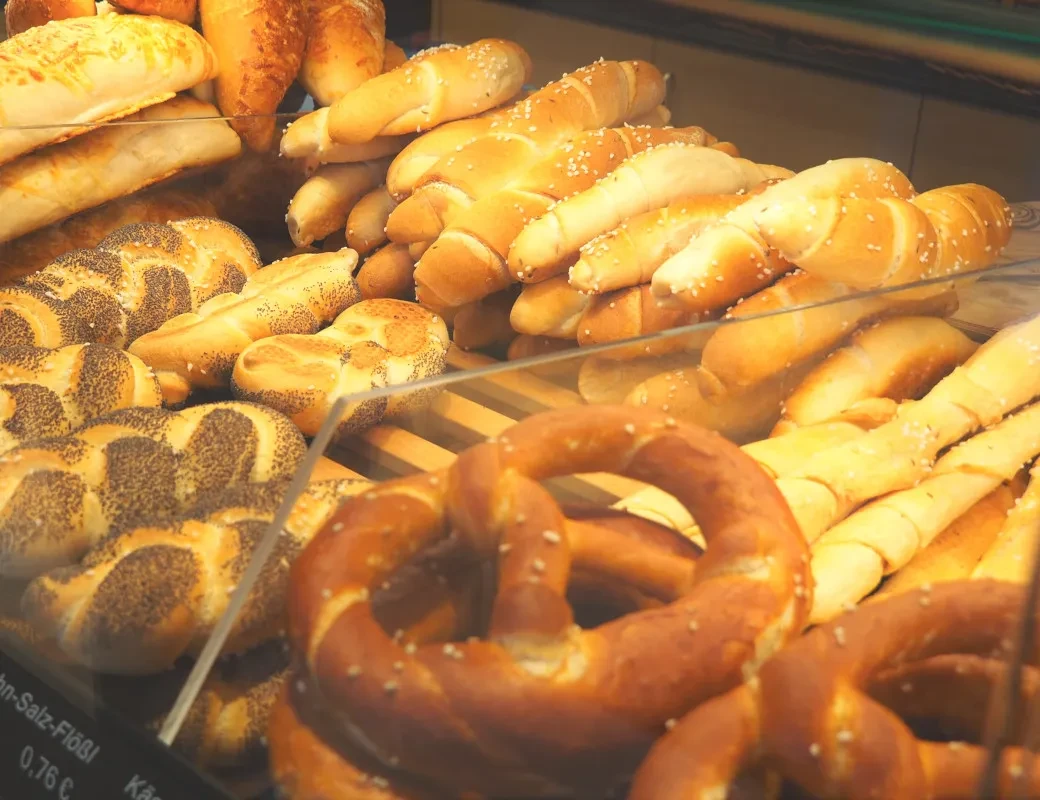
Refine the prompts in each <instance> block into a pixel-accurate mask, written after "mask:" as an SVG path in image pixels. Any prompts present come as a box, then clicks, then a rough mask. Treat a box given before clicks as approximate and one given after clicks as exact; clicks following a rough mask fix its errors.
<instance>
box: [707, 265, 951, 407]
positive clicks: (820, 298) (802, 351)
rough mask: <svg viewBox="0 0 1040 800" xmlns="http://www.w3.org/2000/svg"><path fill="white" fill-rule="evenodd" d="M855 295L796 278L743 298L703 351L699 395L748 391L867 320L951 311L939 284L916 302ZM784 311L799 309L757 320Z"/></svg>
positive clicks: (817, 281) (800, 275)
mask: <svg viewBox="0 0 1040 800" xmlns="http://www.w3.org/2000/svg"><path fill="white" fill-rule="evenodd" d="M856 295H857V293H856V291H855V290H853V289H851V288H849V287H848V286H845V285H844V284H839V283H829V282H827V281H823V280H820V279H819V278H815V277H813V276H812V275H809V274H807V273H804V272H803V273H798V274H795V275H787V276H785V277H783V278H781V279H780V280H779V281H777V283H775V284H774V285H773V286H771V287H769V288H768V289H763V290H762V291H761V292H759V293H758V294H756V295H753V296H751V297H749V298H748V299H747V300H746V301H744V302H743V303H741V304H740V305H738V306H736V307H735V308H734V309H732V310H731V311H730V312H729V313H728V314H727V315H726V318H727V319H738V320H740V322H739V323H738V324H735V325H723V326H721V327H720V328H719V329H718V330H717V331H715V333H714V334H713V335H712V337H711V338H710V339H709V340H708V342H707V343H706V344H705V345H704V355H703V357H702V359H701V366H700V368H699V370H698V375H697V380H698V383H699V384H700V386H701V391H702V392H704V394H705V395H706V396H708V397H713V398H719V397H722V396H723V395H724V394H726V393H727V392H734V391H741V390H744V389H747V388H749V387H752V386H755V385H756V384H758V383H761V382H762V381H764V380H766V379H767V378H769V377H771V376H772V375H775V374H777V373H778V372H780V371H782V370H783V369H785V368H786V367H787V366H790V365H794V364H800V363H802V362H804V361H805V360H806V359H807V358H811V357H812V356H816V355H822V354H824V353H826V352H828V351H829V350H830V349H831V348H832V347H834V346H835V345H836V344H838V343H839V342H840V341H842V340H843V339H844V338H845V337H847V336H848V335H849V334H850V333H852V332H853V331H855V330H856V328H858V327H859V326H860V325H862V324H864V323H865V322H868V321H870V320H874V319H878V318H881V317H888V316H893V315H905V314H935V315H938V316H946V315H948V314H951V313H953V311H955V310H956V308H957V295H956V292H955V291H954V290H953V289H952V288H948V287H942V286H935V287H929V294H926V295H923V296H922V295H920V294H917V293H914V294H911V295H910V296H907V295H904V294H902V293H896V294H882V295H869V296H856ZM843 298H849V299H847V300H844V299H843ZM836 301H840V302H836ZM791 307H795V308H796V309H798V310H792V311H790V312H788V313H785V314H780V315H775V313H773V314H772V315H770V316H765V317H763V316H761V315H763V314H771V312H776V311H779V310H781V309H786V308H791ZM799 307H800V308H799Z"/></svg>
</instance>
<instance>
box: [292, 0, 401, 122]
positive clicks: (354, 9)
mask: <svg viewBox="0 0 1040 800" xmlns="http://www.w3.org/2000/svg"><path fill="white" fill-rule="evenodd" d="M306 6H307V15H308V20H307V30H308V32H309V34H308V37H307V47H306V49H305V50H304V53H303V61H302V63H301V65H300V75H299V80H300V83H302V84H303V86H304V88H306V89H307V91H308V92H310V93H311V96H312V97H313V98H314V99H315V100H316V101H317V104H318V105H321V106H330V105H332V104H333V103H335V102H336V101H337V100H339V99H340V98H341V97H343V95H345V94H346V93H347V92H349V91H351V90H352V89H356V88H357V87H358V86H360V85H361V84H363V83H364V82H365V81H367V80H369V79H370V78H374V77H375V76H376V75H378V74H380V73H381V72H382V71H383V55H384V47H385V40H386V10H385V9H384V8H383V0H306Z"/></svg>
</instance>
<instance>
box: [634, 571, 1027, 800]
mask: <svg viewBox="0 0 1040 800" xmlns="http://www.w3.org/2000/svg"><path fill="white" fill-rule="evenodd" d="M1024 601H1025V596H1024V592H1023V591H1022V590H1021V589H1020V588H1019V587H1017V586H1013V585H1011V584H1006V583H999V582H997V581H970V582H966V581H955V582H952V583H946V584H940V585H937V586H935V587H934V588H933V587H930V586H929V587H928V588H927V590H925V589H922V590H919V591H912V592H906V593H903V594H899V595H896V596H894V597H891V598H888V599H885V600H880V601H878V602H876V603H868V604H866V605H864V606H862V607H860V608H858V609H856V610H855V611H851V612H849V613H847V614H844V615H843V616H842V617H840V618H839V619H836V620H834V622H832V623H830V624H828V625H824V626H821V627H818V628H816V629H814V630H812V631H810V632H809V633H807V634H806V635H805V636H804V637H802V638H800V639H798V640H796V641H795V642H794V643H792V644H791V645H789V646H788V647H786V648H785V649H784V650H782V651H781V652H780V653H778V654H777V655H775V656H774V657H773V658H772V659H771V660H770V661H768V662H766V664H764V665H763V666H762V669H761V670H759V673H758V680H757V681H756V682H755V685H754V687H752V686H750V685H744V686H740V687H739V688H737V689H734V690H732V691H730V692H729V693H727V694H725V695H722V696H721V697H718V698H716V699H715V700H712V701H710V702H708V703H705V704H703V705H701V706H699V707H698V708H696V709H694V710H693V711H692V712H691V713H690V714H688V715H686V716H685V717H684V718H683V719H682V720H681V721H680V722H679V724H678V725H676V726H675V727H674V728H673V729H672V730H671V731H670V732H669V733H667V734H665V735H664V736H663V737H662V738H661V739H660V741H659V742H658V743H657V744H656V745H655V746H654V748H653V750H652V751H651V753H650V756H649V757H648V758H647V760H646V761H645V762H644V763H643V765H642V766H641V767H640V768H639V772H638V773H637V774H636V777H635V781H634V782H633V785H632V791H631V794H630V797H631V798H632V800H650V798H653V800H666V799H671V798H675V799H676V800H678V798H687V797H705V796H708V795H709V792H717V791H719V790H720V788H721V790H722V791H725V787H727V786H729V785H730V784H731V782H732V781H733V779H734V777H735V776H736V775H737V773H738V772H740V771H741V770H742V769H746V768H748V767H750V766H753V765H754V764H757V763H759V761H760V760H761V763H763V764H768V765H769V767H770V768H771V769H775V770H778V771H779V772H780V774H781V775H782V776H783V777H784V778H786V779H788V780H791V781H794V782H795V783H796V784H797V785H798V786H799V787H801V788H802V789H803V790H805V791H807V792H809V793H811V794H812V795H814V796H816V797H847V798H850V800H860V798H863V799H864V800H865V799H866V798H871V797H886V798H892V800H916V798H921V797H969V796H973V793H974V791H975V789H976V787H977V786H978V781H979V779H980V778H981V775H982V770H983V766H984V764H985V763H986V757H987V754H986V751H985V749H984V748H982V747H979V746H976V745H968V744H963V743H960V744H958V746H956V747H951V746H950V745H949V744H947V743H945V742H927V741H919V740H917V739H916V738H915V737H914V734H913V732H912V731H911V730H910V728H909V727H908V726H907V725H905V724H904V723H903V722H902V720H900V718H899V717H898V716H897V715H896V714H893V713H892V712H891V711H889V710H888V709H886V708H884V707H883V706H881V705H880V704H878V703H876V702H874V701H873V700H871V699H870V698H869V697H868V696H867V695H866V694H865V690H866V689H867V687H868V684H869V683H870V682H871V681H872V680H873V679H874V678H875V677H879V676H880V675H882V674H884V673H885V671H887V670H888V669H891V668H898V667H900V666H902V665H906V664H910V665H912V664H915V663H924V662H925V660H927V659H930V658H932V657H935V656H943V655H947V654H949V655H950V656H953V655H955V654H957V655H960V654H963V655H965V656H975V657H980V658H981V659H986V660H989V661H990V663H991V664H993V665H994V666H996V665H997V664H998V663H999V662H997V661H996V659H995V658H994V657H993V654H997V657H998V658H999V655H1000V654H1001V653H1002V652H1003V651H1004V650H1005V648H1006V643H1007V642H1009V641H1011V637H1013V636H1014V632H1015V630H1016V627H1015V626H1016V625H1017V623H1018V619H1019V616H1020V614H1021V609H1022V603H1023V602H1024ZM959 660H960V661H961V663H963V660H962V659H959ZM1027 660H1028V662H1029V663H1030V664H1034V663H1035V656H1033V655H1032V654H1030V655H1028V656H1027ZM955 663H956V662H955ZM950 672H954V670H952V669H951V670H950ZM909 686H910V692H911V693H912V692H913V691H914V684H913V683H911V684H909ZM949 698H950V695H949V694H947V695H944V700H945V702H944V703H943V705H945V706H949V705H951V704H950V702H949ZM936 710H938V709H936ZM974 733H975V735H976V736H981V734H982V731H980V730H976V731H975V732H974ZM1037 793H1040V773H1038V772H1037V771H1036V770H1034V769H1030V768H1029V761H1028V759H1027V758H1026V757H1025V752H1024V751H1023V750H1021V749H1019V748H1016V747H1011V748H1008V749H1006V750H1005V751H1004V754H1003V756H1002V758H1001V764H1000V780H999V795H998V796H999V797H1002V798H1010V797H1015V796H1023V795H1025V796H1032V795H1035V794H1037Z"/></svg>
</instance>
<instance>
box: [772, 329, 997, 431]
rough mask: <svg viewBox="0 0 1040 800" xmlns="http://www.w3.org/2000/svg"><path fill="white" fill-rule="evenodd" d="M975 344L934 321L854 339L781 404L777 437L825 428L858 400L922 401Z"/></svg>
mask: <svg viewBox="0 0 1040 800" xmlns="http://www.w3.org/2000/svg"><path fill="white" fill-rule="evenodd" d="M977 347H978V345H977V344H975V342H973V341H971V339H969V338H968V337H967V336H965V335H964V334H963V333H961V332H960V331H959V330H957V329H956V328H954V327H953V326H952V325H950V323H948V322H946V321H945V320H942V319H937V318H935V317H893V318H890V319H886V320H882V321H881V322H879V323H877V324H876V325H872V326H871V327H869V328H865V329H863V330H861V331H858V332H856V333H855V334H853V336H852V339H851V340H850V341H849V343H848V345H846V346H845V347H843V348H841V349H840V350H837V351H835V352H834V353H832V354H831V355H830V356H828V357H827V359H826V360H825V361H824V362H823V363H822V364H820V366H818V367H817V368H816V369H814V370H813V371H812V372H810V373H809V374H808V375H807V376H806V378H805V380H804V381H802V383H801V384H800V385H799V386H798V387H797V388H796V389H795V390H794V391H793V392H792V393H791V395H790V397H788V398H787V400H786V401H784V415H783V418H782V419H781V420H780V422H779V423H778V424H777V432H780V431H785V430H790V429H791V428H794V427H797V426H799V425H813V424H816V423H818V422H827V421H828V420H831V419H834V418H835V417H837V416H839V415H840V414H841V413H842V412H843V411H845V410H846V409H849V408H852V407H853V406H854V405H855V404H856V403H858V402H860V401H861V400H866V399H869V398H877V397H885V398H889V399H891V400H894V401H896V402H901V401H903V400H907V399H915V398H917V397H920V395H922V394H923V393H924V392H925V391H926V390H928V389H930V388H931V387H932V386H934V385H935V383H936V382H937V381H938V380H939V379H940V378H943V377H945V376H946V375H947V374H948V373H949V372H950V370H952V369H953V368H954V367H956V366H957V365H958V364H962V363H964V361H965V360H966V359H967V358H968V357H969V356H970V355H971V354H972V353H974V352H975V350H976V348H977Z"/></svg>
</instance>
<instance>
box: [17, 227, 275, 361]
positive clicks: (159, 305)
mask: <svg viewBox="0 0 1040 800" xmlns="http://www.w3.org/2000/svg"><path fill="white" fill-rule="evenodd" d="M259 268H260V257H259V255H258V254H257V251H256V247H254V246H253V243H252V242H251V241H250V240H249V239H248V238H247V237H246V235H245V234H244V233H242V231H240V230H239V229H238V228H236V227H234V226H233V225H229V224H228V223H226V222H222V221H220V220H217V219H208V218H204V217H191V218H188V219H184V220H180V221H177V222H173V223H171V224H170V225H160V224H155V223H139V224H134V225H124V226H123V227H122V228H118V229H117V230H115V231H113V232H112V233H111V234H109V235H108V236H106V237H105V238H104V239H102V240H101V241H100V242H99V243H98V245H97V247H95V248H93V249H91V250H73V251H71V252H69V253H66V254H65V255H63V256H60V257H58V258H57V259H55V260H54V261H53V262H52V263H51V264H49V265H48V266H47V267H46V268H44V269H43V270H41V271H40V272H37V273H36V274H34V275H30V276H29V277H27V278H25V279H24V280H23V281H22V283H21V285H18V286H14V287H11V288H6V289H0V347H10V346H11V345H19V344H27V345H35V346H37V347H64V346H65V345H69V344H79V343H82V342H102V343H104V344H110V345H113V346H115V347H125V346H126V345H127V344H128V343H129V342H131V341H133V340H134V339H136V338H137V337H138V336H141V335H142V334H144V333H147V332H148V331H151V330H155V329H156V328H158V327H159V326H160V325H162V324H163V323H164V322H165V321H166V320H167V319H169V318H170V317H172V316H175V315H177V314H181V313H183V312H185V311H191V310H192V309H195V308H198V306H199V305H201V304H202V303H204V302H205V301H206V300H208V299H209V298H211V297H213V296H214V295H217V294H220V293H222V292H234V291H237V290H238V289H240V288H241V287H242V285H243V284H244V283H245V281H246V279H247V278H248V277H249V276H250V275H252V274H253V273H254V272H256V270H258V269H259Z"/></svg>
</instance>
